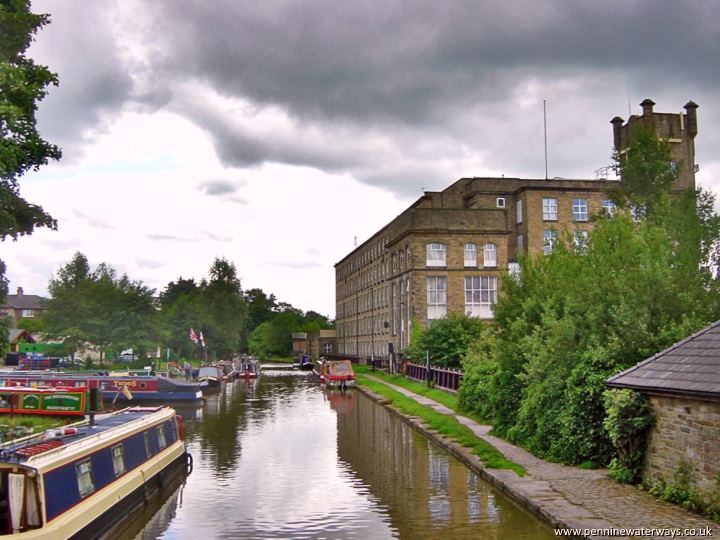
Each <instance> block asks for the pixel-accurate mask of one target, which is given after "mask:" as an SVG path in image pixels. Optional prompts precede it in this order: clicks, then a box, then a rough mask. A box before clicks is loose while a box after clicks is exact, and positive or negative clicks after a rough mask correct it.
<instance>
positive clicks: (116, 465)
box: [112, 444, 125, 476]
mask: <svg viewBox="0 0 720 540" xmlns="http://www.w3.org/2000/svg"><path fill="white" fill-rule="evenodd" d="M112 460H113V470H114V471H115V476H120V475H121V474H123V473H124V472H125V451H124V450H123V445H122V444H118V445H117V446H113V447H112Z"/></svg>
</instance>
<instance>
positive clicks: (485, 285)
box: [465, 276, 497, 319]
mask: <svg viewBox="0 0 720 540" xmlns="http://www.w3.org/2000/svg"><path fill="white" fill-rule="evenodd" d="M496 303H497V278H496V277H492V276H466V277H465V312H466V313H467V314H468V315H470V316H471V317H479V318H481V319H491V318H492V317H493V305H495V304H496Z"/></svg>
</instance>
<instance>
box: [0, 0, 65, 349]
mask: <svg viewBox="0 0 720 540" xmlns="http://www.w3.org/2000/svg"><path fill="white" fill-rule="evenodd" d="M49 20H50V19H49V17H48V16H47V15H37V14H33V13H30V2H29V1H28V0H0V36H2V37H1V38H0V241H4V240H5V239H6V238H8V237H10V238H12V239H13V240H16V239H17V238H18V237H19V236H23V235H27V234H31V233H32V232H33V230H34V229H35V227H50V228H52V229H55V228H56V227H57V223H56V222H55V220H54V219H53V218H52V217H51V216H50V215H49V214H47V213H46V212H45V211H44V210H43V209H42V207H40V206H37V205H35V204H32V203H29V202H28V201H26V200H25V199H23V198H22V197H21V196H20V188H19V186H18V178H19V177H20V176H22V175H23V174H25V173H26V172H27V171H29V170H37V169H38V168H39V167H40V166H41V165H45V164H46V163H47V162H48V160H50V159H55V160H57V159H60V155H61V153H60V149H59V148H58V147H57V146H55V145H52V144H50V143H48V142H47V141H45V140H43V139H42V137H40V135H39V133H38V131H37V129H36V120H35V112H36V111H37V102H38V101H40V100H42V99H43V98H44V97H45V95H46V94H47V87H48V86H49V85H50V84H53V85H57V83H58V80H57V76H56V75H55V74H54V73H51V72H50V71H49V70H48V69H47V68H46V67H45V66H39V65H37V64H35V63H34V62H33V61H32V59H30V58H27V57H26V56H25V51H27V49H28V47H29V46H30V43H31V42H32V40H33V38H34V35H35V33H36V32H37V31H38V30H39V29H40V28H42V27H43V26H45V25H46V24H47V23H48V22H49ZM5 269H6V267H5V264H4V263H3V262H2V260H0V303H2V302H5V298H6V296H7V280H6V278H5ZM8 326H9V321H8V320H7V318H0V334H2V336H3V337H0V353H4V351H6V350H7V348H8V343H7V338H6V337H5V335H6V334H7V332H6V329H7V327H8Z"/></svg>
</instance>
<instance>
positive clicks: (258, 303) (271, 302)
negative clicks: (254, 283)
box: [245, 289, 277, 332]
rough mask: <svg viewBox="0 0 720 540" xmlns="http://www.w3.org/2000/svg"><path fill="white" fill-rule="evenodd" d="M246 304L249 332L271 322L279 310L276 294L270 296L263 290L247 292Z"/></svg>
mask: <svg viewBox="0 0 720 540" xmlns="http://www.w3.org/2000/svg"><path fill="white" fill-rule="evenodd" d="M245 303H246V304H247V307H248V331H249V332H252V331H253V330H254V329H255V328H257V327H258V326H260V325H261V324H262V323H264V322H266V321H268V320H270V318H271V317H272V315H273V313H274V312H275V311H276V310H277V300H276V298H275V295H274V294H270V296H268V295H267V294H265V293H264V292H263V290H262V289H249V290H247V291H245Z"/></svg>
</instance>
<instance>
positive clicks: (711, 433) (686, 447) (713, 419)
mask: <svg viewBox="0 0 720 540" xmlns="http://www.w3.org/2000/svg"><path fill="white" fill-rule="evenodd" d="M650 403H651V406H652V410H653V413H654V414H655V417H656V425H655V427H654V428H652V430H651V432H650V436H649V438H648V445H647V455H646V462H645V471H644V475H643V480H644V481H645V482H646V483H649V484H657V483H659V482H661V481H666V482H673V478H674V476H675V474H676V472H677V471H678V469H679V468H680V467H681V466H683V464H687V465H689V466H690V467H691V470H692V475H691V476H692V479H691V480H692V485H693V487H695V488H696V489H697V490H698V491H701V492H704V493H706V494H707V493H709V492H711V491H712V490H713V489H715V487H716V477H717V475H718V474H720V403H715V402H709V401H698V400H691V399H684V398H671V397H658V396H651V397H650Z"/></svg>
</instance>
